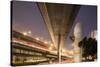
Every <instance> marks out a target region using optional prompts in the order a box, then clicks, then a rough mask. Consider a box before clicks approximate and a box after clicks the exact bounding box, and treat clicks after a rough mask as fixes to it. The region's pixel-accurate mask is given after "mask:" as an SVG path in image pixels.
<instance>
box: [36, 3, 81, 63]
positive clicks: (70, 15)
mask: <svg viewBox="0 0 100 67" xmlns="http://www.w3.org/2000/svg"><path fill="white" fill-rule="evenodd" d="M37 4H38V7H39V9H40V12H41V15H42V17H43V19H44V21H45V24H46V26H47V28H48V31H49V33H50V36H51V39H52V41H53V44H54V46H55V48H56V49H57V52H58V61H59V63H60V62H61V52H62V49H64V45H65V40H66V37H67V36H68V33H69V32H70V30H71V27H72V25H73V22H74V20H75V18H76V16H77V14H78V11H79V8H80V5H71V4H57V3H37Z"/></svg>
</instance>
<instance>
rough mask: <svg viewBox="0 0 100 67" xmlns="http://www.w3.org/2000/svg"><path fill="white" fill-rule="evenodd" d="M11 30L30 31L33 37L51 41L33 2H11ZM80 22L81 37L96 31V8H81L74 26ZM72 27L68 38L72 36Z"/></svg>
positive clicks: (68, 43) (69, 43)
mask: <svg viewBox="0 0 100 67" xmlns="http://www.w3.org/2000/svg"><path fill="white" fill-rule="evenodd" d="M12 16H13V18H12V20H13V30H16V31H19V32H24V31H29V30H31V31H32V36H33V37H40V38H43V39H44V40H46V41H51V38H50V35H49V33H48V30H47V28H46V25H45V23H44V21H43V18H42V16H41V14H40V11H39V9H38V8H37V5H36V3H34V2H22V1H20V2H19V1H16V2H13V15H12ZM77 22H80V23H81V25H82V34H83V37H84V36H87V35H88V33H89V32H90V31H92V30H97V7H96V6H85V5H84V6H81V8H80V11H79V13H78V15H77V17H76V19H75V22H74V24H73V27H74V25H75V24H76V23H77ZM73 27H72V29H71V31H70V33H69V36H70V35H72V34H73ZM69 36H68V38H67V39H66V45H65V46H66V47H67V48H68V49H70V48H71V40H70V39H69Z"/></svg>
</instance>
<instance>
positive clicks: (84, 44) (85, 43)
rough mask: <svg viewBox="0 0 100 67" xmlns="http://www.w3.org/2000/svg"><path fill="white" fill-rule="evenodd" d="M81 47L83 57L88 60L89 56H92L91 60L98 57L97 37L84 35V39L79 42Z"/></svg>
mask: <svg viewBox="0 0 100 67" xmlns="http://www.w3.org/2000/svg"><path fill="white" fill-rule="evenodd" d="M79 47H80V48H81V49H82V57H84V58H85V59H86V60H88V59H87V57H89V56H92V59H91V60H94V59H96V58H97V41H96V40H95V39H93V38H87V37H84V38H83V40H82V41H80V42H79ZM94 56H95V58H94Z"/></svg>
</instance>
